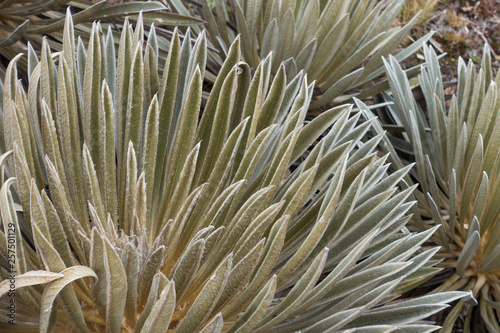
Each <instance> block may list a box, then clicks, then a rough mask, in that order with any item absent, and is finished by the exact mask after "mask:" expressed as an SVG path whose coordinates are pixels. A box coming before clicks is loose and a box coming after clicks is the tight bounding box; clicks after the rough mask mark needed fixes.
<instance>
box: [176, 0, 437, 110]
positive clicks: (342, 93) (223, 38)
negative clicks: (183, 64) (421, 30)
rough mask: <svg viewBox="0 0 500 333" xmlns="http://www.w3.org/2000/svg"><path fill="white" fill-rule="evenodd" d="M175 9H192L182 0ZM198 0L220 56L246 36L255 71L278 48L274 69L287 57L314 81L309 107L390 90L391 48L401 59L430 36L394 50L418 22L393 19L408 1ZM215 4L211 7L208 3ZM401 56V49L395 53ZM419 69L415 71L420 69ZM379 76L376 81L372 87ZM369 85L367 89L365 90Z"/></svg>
mask: <svg viewBox="0 0 500 333" xmlns="http://www.w3.org/2000/svg"><path fill="white" fill-rule="evenodd" d="M169 3H170V4H171V7H172V10H176V11H177V12H179V13H182V14H186V15H187V14H189V11H187V10H186V9H185V8H184V7H183V6H182V4H181V3H180V1H176V0H170V1H169ZM227 3H228V5H227V6H226V1H224V0H215V1H211V0H201V1H199V5H198V6H197V7H196V8H198V11H197V12H198V14H199V15H200V16H201V17H202V18H203V19H204V20H205V21H206V28H207V31H208V37H209V40H210V41H211V42H212V44H213V45H214V46H215V47H218V48H219V50H220V54H221V55H222V56H221V58H224V54H225V53H226V52H227V51H226V50H227V49H228V47H229V45H231V43H232V41H233V39H234V38H235V36H236V35H238V34H240V35H241V48H242V55H243V58H244V60H245V61H246V62H247V63H248V64H250V66H251V67H254V68H256V67H257V66H258V64H259V62H260V60H261V59H264V58H265V57H267V56H268V54H269V53H271V52H272V53H273V62H272V73H276V72H277V71H278V68H279V67H280V64H281V62H285V68H286V69H287V74H289V76H291V77H293V76H295V73H298V72H300V71H301V70H304V71H305V72H306V73H307V74H308V77H309V80H310V82H315V89H314V91H313V98H312V102H311V105H310V107H311V108H312V109H318V108H324V107H325V106H327V105H328V104H330V103H332V101H333V104H335V105H338V104H341V103H345V102H346V101H347V100H350V99H351V98H352V97H353V96H359V94H360V93H363V95H364V96H368V97H369V96H371V95H372V94H375V93H379V92H381V91H383V90H384V89H387V88H388V86H387V82H386V81H382V83H381V82H380V77H381V76H382V75H383V74H384V68H383V63H382V58H383V57H387V56H388V55H389V54H391V53H394V54H395V57H396V58H397V59H398V60H399V61H402V60H404V59H405V58H407V57H408V56H410V55H411V54H413V53H414V52H416V51H417V50H418V49H420V48H421V47H422V44H423V43H424V42H425V41H426V40H428V38H429V37H430V36H431V34H428V35H426V36H424V37H422V38H420V39H419V40H417V41H416V42H414V43H412V44H411V45H409V46H408V47H407V48H406V49H403V50H401V51H400V52H395V51H396V49H397V47H398V46H399V44H400V43H401V41H402V40H403V39H404V38H405V37H406V36H407V35H408V32H409V31H410V30H411V28H412V26H413V25H414V23H415V22H416V20H417V16H418V15H417V16H415V17H414V18H413V19H412V20H410V21H409V22H408V23H407V24H406V25H405V26H402V27H401V26H397V25H396V20H397V17H398V15H399V13H400V11H401V6H402V4H403V3H404V0H397V1H377V0H366V1H357V0H311V1H303V0H293V1H279V0H273V1H260V0H259V1H254V0H230V1H227ZM212 7H213V11H212V10H211V8H212ZM396 53H397V54H396ZM416 70H418V68H414V69H413V70H411V72H412V73H414V74H417V71H416ZM374 79H379V84H377V85H373V84H372V82H373V81H374ZM368 87H370V88H369V89H367V88H368Z"/></svg>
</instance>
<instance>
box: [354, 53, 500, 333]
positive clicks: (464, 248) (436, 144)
mask: <svg viewBox="0 0 500 333" xmlns="http://www.w3.org/2000/svg"><path fill="white" fill-rule="evenodd" d="M424 53H425V57H426V61H427V66H425V67H424V68H423V70H422V74H421V75H420V76H419V82H420V87H421V90H422V92H423V95H424V97H425V103H424V105H419V104H418V103H417V102H416V100H415V98H414V97H413V94H412V91H411V88H410V85H409V82H408V79H407V77H406V76H405V74H404V72H403V71H402V69H401V68H400V66H399V65H398V63H397V61H396V60H395V59H394V58H391V59H390V60H389V61H388V62H387V63H386V68H387V73H388V76H389V82H390V84H391V93H392V96H390V95H388V94H386V95H385V96H386V100H387V101H391V102H393V103H394V104H393V105H390V106H388V107H387V110H388V111H389V113H388V114H389V115H390V116H391V117H392V119H393V121H394V124H395V125H396V126H397V127H399V128H400V129H401V130H402V131H403V132H402V133H401V135H396V134H394V135H391V136H389V137H386V138H384V145H382V147H383V148H384V150H385V151H387V152H389V151H390V152H391V161H392V162H393V165H394V167H395V169H396V170H397V169H398V168H402V167H404V166H405V165H406V164H408V161H405V159H404V158H403V156H404V155H405V154H402V153H401V151H399V152H397V151H398V149H397V148H398V147H404V146H408V143H409V144H410V150H408V149H406V151H410V154H411V155H406V156H407V157H406V159H407V160H408V159H409V160H414V161H415V162H416V168H415V169H414V170H413V171H412V172H410V173H409V175H408V176H407V177H406V178H405V180H406V181H407V183H408V185H411V184H413V182H418V183H419V184H420V186H419V187H418V190H416V191H415V192H414V195H415V198H416V199H417V202H418V206H416V208H415V209H414V210H413V212H414V215H413V218H412V222H411V223H409V226H410V229H411V230H420V231H423V230H428V229H429V228H433V227H435V226H440V228H439V229H438V232H437V233H436V234H435V235H433V236H432V237H431V240H432V242H433V243H434V244H437V245H440V246H441V250H440V251H439V252H438V253H437V254H436V255H435V257H434V258H437V259H440V260H441V262H440V264H439V265H438V267H442V268H443V269H444V270H443V271H442V272H441V273H440V274H439V275H438V276H436V277H435V278H433V280H431V282H433V281H434V285H436V284H437V283H440V285H439V286H437V288H436V290H435V291H445V290H471V291H472V294H473V296H474V298H476V299H478V302H479V304H478V306H477V307H471V306H469V305H466V303H465V302H464V301H461V302H459V303H458V304H457V305H456V306H455V307H454V309H453V310H452V311H451V313H450V314H449V315H448V317H447V318H446V321H445V322H444V324H443V328H442V330H441V331H442V332H452V329H453V327H454V324H455V322H456V320H457V318H459V317H462V316H461V314H462V313H463V314H464V316H463V320H464V323H463V327H464V331H466V332H480V331H481V330H482V329H484V328H486V329H487V330H488V331H489V332H491V333H494V332H500V321H499V312H498V311H499V310H500V305H499V304H500V284H499V283H500V206H499V205H498V203H499V202H500V186H499V185H500V182H499V178H498V177H499V171H500V151H499V144H500V98H499V94H498V93H499V91H498V84H499V83H500V76H497V78H496V82H495V81H493V80H494V77H493V73H492V68H491V59H490V51H489V49H488V47H486V46H485V49H484V52H483V59H482V63H481V69H480V70H479V72H478V73H477V72H476V69H475V67H474V64H473V63H472V62H469V63H468V64H466V63H465V62H464V61H463V60H462V59H459V65H458V85H457V90H456V95H455V96H453V97H452V98H451V100H450V101H446V100H445V97H444V96H445V95H444V92H443V81H442V79H441V72H440V67H439V63H438V60H437V56H436V54H435V53H434V51H433V50H432V49H431V48H429V47H425V48H424ZM446 105H448V107H447V106H446ZM358 106H359V107H360V108H361V109H362V110H363V112H364V114H365V116H366V117H367V118H368V119H370V118H372V117H373V116H372V115H371V114H370V112H369V111H368V109H367V108H366V106H365V105H364V104H363V103H361V102H359V101H358ZM375 129H376V132H382V127H381V126H380V125H376V126H375ZM398 154H399V155H400V156H398ZM443 281H444V282H443ZM441 282H442V283H441Z"/></svg>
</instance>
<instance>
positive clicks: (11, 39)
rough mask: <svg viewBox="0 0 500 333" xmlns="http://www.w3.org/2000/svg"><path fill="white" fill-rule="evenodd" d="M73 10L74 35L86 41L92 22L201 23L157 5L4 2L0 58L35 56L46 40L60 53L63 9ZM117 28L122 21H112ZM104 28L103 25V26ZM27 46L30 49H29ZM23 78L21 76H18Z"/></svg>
mask: <svg viewBox="0 0 500 333" xmlns="http://www.w3.org/2000/svg"><path fill="white" fill-rule="evenodd" d="M68 4H70V5H71V6H72V11H73V12H74V15H73V22H74V24H75V25H76V30H77V35H80V36H81V37H82V38H83V40H84V41H85V42H87V41H88V37H89V33H90V31H91V29H92V22H93V21H95V20H105V21H107V22H108V23H109V21H110V20H111V19H115V18H121V17H125V16H126V15H134V14H135V15H137V14H139V12H142V13H143V19H144V21H145V22H149V23H152V22H156V23H157V24H164V25H192V24H198V23H200V22H201V21H200V20H197V19H195V18H192V17H189V16H183V15H179V14H175V13H172V12H169V11H167V7H166V6H165V5H164V4H162V3H160V2H156V1H148V2H138V1H137V2H134V1H128V2H126V3H116V1H115V2H112V1H100V2H97V1H90V0H83V1H71V2H70V1H69V0H62V1H48V0H43V1H31V0H28V1H4V2H3V3H2V4H1V5H0V23H1V24H0V56H2V57H3V59H4V60H6V62H7V63H8V62H9V61H10V60H11V59H13V58H14V57H15V56H16V55H17V54H18V53H25V54H27V53H28V52H30V53H32V54H31V56H33V55H34V49H36V50H40V49H41V46H42V39H43V37H44V36H48V37H49V39H48V41H49V45H50V47H51V48H52V49H53V50H55V51H61V50H62V39H63V35H62V31H63V27H64V20H65V15H66V10H65V8H66V6H67V5H68ZM113 23H114V24H115V25H118V26H120V25H121V24H122V23H123V20H121V21H116V20H115V21H114V22H113ZM103 24H104V23H103ZM28 42H29V43H31V45H32V46H33V48H29V47H28ZM26 61H27V60H26V59H25V58H21V59H20V61H19V62H18V65H20V69H21V70H22V72H23V73H20V76H22V77H23V78H24V79H27V75H26V73H27V71H28V68H27V62H26ZM21 74H23V75H21ZM0 77H1V78H2V79H3V78H4V77H5V67H3V66H1V67H0Z"/></svg>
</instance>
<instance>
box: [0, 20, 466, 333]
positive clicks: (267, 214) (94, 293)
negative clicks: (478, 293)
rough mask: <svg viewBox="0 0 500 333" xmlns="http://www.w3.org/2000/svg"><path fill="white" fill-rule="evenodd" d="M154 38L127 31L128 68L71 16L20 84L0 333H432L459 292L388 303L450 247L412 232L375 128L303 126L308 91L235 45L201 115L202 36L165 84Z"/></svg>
mask: <svg viewBox="0 0 500 333" xmlns="http://www.w3.org/2000/svg"><path fill="white" fill-rule="evenodd" d="M143 36H144V29H143V26H142V24H141V19H140V18H139V23H138V25H137V27H136V28H135V30H132V27H130V26H129V25H128V24H126V25H125V29H124V30H123V31H122V34H121V41H120V45H119V49H118V51H117V54H118V62H117V64H116V65H115V57H114V55H113V48H114V43H113V42H112V39H108V38H105V37H104V36H103V35H102V34H101V32H100V26H99V24H94V25H93V29H92V33H91V37H90V42H89V45H88V47H87V49H84V48H83V47H82V46H81V44H80V46H79V47H78V48H77V47H76V45H75V39H74V34H73V25H72V21H71V17H70V16H68V17H67V21H66V24H65V30H64V44H63V46H64V47H63V51H62V52H61V53H59V54H52V53H51V51H50V49H49V47H48V43H47V42H44V44H43V47H42V57H41V60H40V62H39V63H38V64H36V66H35V67H34V70H33V73H32V75H31V77H30V82H29V85H28V90H27V92H26V91H24V90H23V87H22V85H21V83H20V82H19V81H18V80H17V77H16V62H17V61H18V60H19V58H20V57H21V55H19V56H18V57H16V58H15V59H14V60H13V61H12V62H11V63H10V65H9V67H8V70H7V77H6V81H5V84H4V87H3V95H4V100H3V122H2V124H3V127H2V134H3V135H2V138H3V141H2V142H1V143H0V147H1V149H2V151H3V152H4V153H3V154H2V155H1V158H0V163H1V170H2V178H1V180H2V187H1V191H0V208H1V216H2V225H3V228H2V229H3V230H2V231H0V240H1V241H0V244H1V247H0V253H1V256H0V258H1V259H2V268H1V274H2V279H3V281H2V282H1V283H0V319H1V320H2V322H4V323H6V324H5V325H4V323H2V326H1V328H0V331H5V330H9V329H10V327H12V326H8V325H9V324H8V321H9V320H14V321H15V328H16V329H17V330H18V331H25V332H39V331H40V332H50V331H53V332H69V331H75V332H103V331H106V332H167V331H168V332H177V333H183V332H185V333H192V332H203V333H208V332H239V333H241V332H292V331H297V330H301V331H302V332H337V331H338V332H340V331H343V332H346V331H348V332H352V331H353V330H354V329H356V330H357V331H360V332H381V331H390V330H394V329H399V330H400V331H401V332H428V331H430V330H433V329H434V328H435V326H433V325H432V324H430V323H429V324H426V323H425V322H424V323H422V322H419V323H416V322H418V321H420V320H421V319H422V318H425V317H427V316H429V315H430V314H432V313H435V312H437V311H439V310H441V309H443V308H444V307H446V303H447V302H450V301H453V300H455V299H457V298H460V297H462V296H463V295H464V293H462V292H445V293H440V294H436V295H431V296H426V297H423V298H417V299H408V300H404V301H401V302H393V300H394V298H396V297H397V296H398V294H399V293H401V292H403V291H404V290H407V289H408V288H411V287H412V286H413V285H415V284H418V283H419V281H421V280H422V279H425V278H428V277H429V274H432V273H434V270H435V268H433V267H432V262H429V261H428V259H429V258H430V257H432V255H434V254H435V253H436V252H437V249H435V248H433V249H427V250H424V251H421V247H420V245H421V244H422V243H423V242H425V240H426V239H427V238H428V237H429V236H430V235H431V234H432V232H433V230H430V231H426V232H423V233H414V234H410V233H402V232H400V230H401V229H402V227H403V226H404V224H405V223H406V222H407V220H408V219H409V217H408V216H406V212H407V211H408V209H410V207H411V206H412V205H413V203H407V202H406V201H407V199H408V197H409V196H410V195H411V192H412V190H413V188H408V189H404V190H400V189H398V188H397V187H396V185H395V184H397V183H398V182H399V181H400V179H401V178H402V177H403V176H404V175H405V174H406V172H407V170H408V168H404V169H402V170H400V171H399V172H398V173H396V174H393V175H391V176H387V175H386V170H387V167H388V166H387V165H386V164H385V158H377V156H376V155H377V154H376V152H374V151H373V150H374V148H375V147H376V146H377V144H378V142H379V141H380V139H381V138H382V136H378V137H376V138H374V139H372V140H370V141H368V142H366V143H362V142H361V141H360V140H361V137H362V136H364V134H365V132H366V130H367V128H368V127H369V126H370V123H369V122H367V123H365V124H361V125H357V123H358V120H359V114H358V115H355V116H353V117H349V115H350V109H349V108H348V107H345V106H343V107H337V108H334V109H331V110H329V111H326V112H324V113H323V114H322V115H321V116H320V117H318V118H317V119H316V120H314V121H311V122H310V123H308V124H306V125H304V117H305V114H306V112H307V109H308V104H309V101H310V98H311V95H312V89H313V85H309V84H308V83H307V78H306V77H304V76H302V75H299V76H297V77H295V78H293V79H291V80H290V83H288V84H287V83H286V82H287V78H286V75H285V70H284V67H283V66H281V67H280V69H279V70H278V73H277V74H276V76H275V78H274V80H272V82H271V83H270V82H269V77H270V73H271V65H272V58H271V57H268V58H266V59H265V60H264V61H263V62H262V63H260V65H259V66H258V67H257V69H256V70H255V73H254V74H253V75H251V71H250V67H249V65H247V64H246V63H244V62H241V61H240V49H239V40H238V39H237V40H236V41H235V42H234V43H233V44H232V46H231V47H230V49H229V50H228V57H227V59H226V61H225V63H224V65H223V66H222V68H221V71H220V73H219V75H218V77H217V80H216V81H215V83H214V86H213V88H212V90H211V91H210V93H209V94H208V98H207V100H206V101H205V100H204V99H202V82H203V75H204V70H205V61H206V52H207V51H206V40H205V36H204V35H203V34H201V35H200V36H199V37H198V38H197V39H196V40H191V39H190V38H189V36H185V38H184V41H183V43H181V42H180V38H179V35H178V32H177V31H176V32H175V33H174V35H173V38H172V43H171V45H170V49H169V53H168V58H167V60H166V62H165V64H161V66H160V64H158V62H157V59H158V58H157V53H156V51H155V45H156V42H155V35H154V33H151V34H150V35H149V38H148V41H147V42H146V43H144V41H143V38H144V37H143ZM115 68H116V70H115ZM159 68H161V69H162V70H161V72H162V73H163V74H162V76H161V77H160V76H159V74H158V69H159ZM202 101H203V106H202ZM328 129H329V130H328ZM325 131H326V134H324V133H325ZM306 151H307V152H308V153H307V157H304V159H303V160H302V162H301V163H300V164H299V166H298V167H296V168H295V169H294V170H293V171H290V170H291V169H290V166H291V165H292V163H293V162H294V161H296V160H298V159H299V158H300V157H301V156H303V155H304V152H306ZM11 239H12V240H11ZM11 245H12V246H11ZM9 251H10V252H9ZM11 254H12V255H11ZM10 265H12V266H10ZM13 274H14V275H15V276H14V278H13V279H12V275H13ZM12 281H14V284H15V286H14V287H15V288H14V289H13V288H11V283H12ZM12 300H14V301H15V311H14V319H12V317H10V315H11V314H12V313H11V312H9V311H10V310H9V308H8V306H9V304H10V302H11V301H12Z"/></svg>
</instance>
